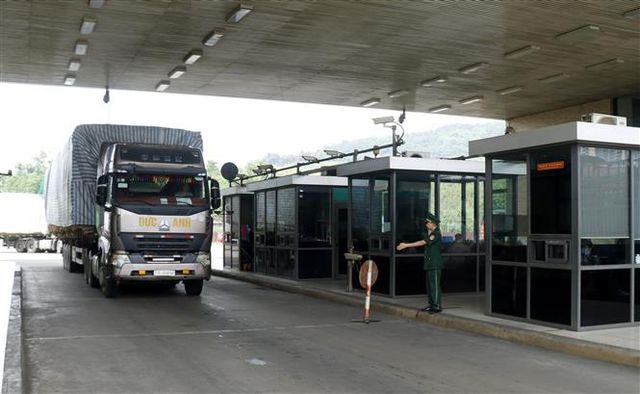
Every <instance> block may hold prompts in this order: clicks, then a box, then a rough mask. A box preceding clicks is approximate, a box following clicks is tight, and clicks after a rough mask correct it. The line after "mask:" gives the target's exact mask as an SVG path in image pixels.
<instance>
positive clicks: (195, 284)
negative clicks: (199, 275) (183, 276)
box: [184, 279, 203, 296]
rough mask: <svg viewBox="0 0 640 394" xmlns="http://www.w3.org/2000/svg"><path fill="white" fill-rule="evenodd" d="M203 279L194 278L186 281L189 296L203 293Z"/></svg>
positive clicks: (185, 285) (186, 290)
mask: <svg viewBox="0 0 640 394" xmlns="http://www.w3.org/2000/svg"><path fill="white" fill-rule="evenodd" d="M202 285H203V280H202V279H193V280H185V281H184V291H185V292H186V293H187V295H188V296H199V295H200V293H202Z"/></svg>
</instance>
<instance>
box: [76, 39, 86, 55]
mask: <svg viewBox="0 0 640 394" xmlns="http://www.w3.org/2000/svg"><path fill="white" fill-rule="evenodd" d="M87 49H89V43H88V42H87V41H86V40H78V41H76V46H75V48H74V50H73V52H74V53H75V54H76V55H79V56H82V55H86V54H87Z"/></svg>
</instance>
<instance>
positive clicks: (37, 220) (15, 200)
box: [0, 193, 62, 253]
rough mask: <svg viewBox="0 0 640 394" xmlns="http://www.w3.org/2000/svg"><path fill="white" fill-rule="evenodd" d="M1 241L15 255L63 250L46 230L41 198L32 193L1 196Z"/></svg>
mask: <svg viewBox="0 0 640 394" xmlns="http://www.w3.org/2000/svg"><path fill="white" fill-rule="evenodd" d="M0 239H2V244H3V245H4V246H6V247H9V248H15V250H16V251H17V252H18V253H42V252H50V253H55V252H60V251H61V249H62V242H61V241H60V240H58V239H57V238H56V237H54V236H52V235H51V234H49V231H48V230H47V222H46V220H45V214H44V199H43V197H42V195H40V194H35V193H0Z"/></svg>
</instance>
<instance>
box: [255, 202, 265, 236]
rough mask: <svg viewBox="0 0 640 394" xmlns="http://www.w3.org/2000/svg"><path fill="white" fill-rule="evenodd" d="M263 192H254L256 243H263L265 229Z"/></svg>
mask: <svg viewBox="0 0 640 394" xmlns="http://www.w3.org/2000/svg"><path fill="white" fill-rule="evenodd" d="M265 216H266V215H265V210H264V192H259V193H256V245H264V242H265V239H264V231H265V227H264V226H265Z"/></svg>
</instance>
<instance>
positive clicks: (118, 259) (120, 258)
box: [111, 253, 131, 268]
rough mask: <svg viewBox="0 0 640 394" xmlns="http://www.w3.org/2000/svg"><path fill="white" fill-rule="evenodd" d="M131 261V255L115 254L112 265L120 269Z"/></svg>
mask: <svg viewBox="0 0 640 394" xmlns="http://www.w3.org/2000/svg"><path fill="white" fill-rule="evenodd" d="M130 263H131V260H130V259H129V255H128V254H126V253H113V254H112V255H111V264H113V265H115V266H116V267H118V268H120V267H122V266H123V265H125V264H130Z"/></svg>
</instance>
